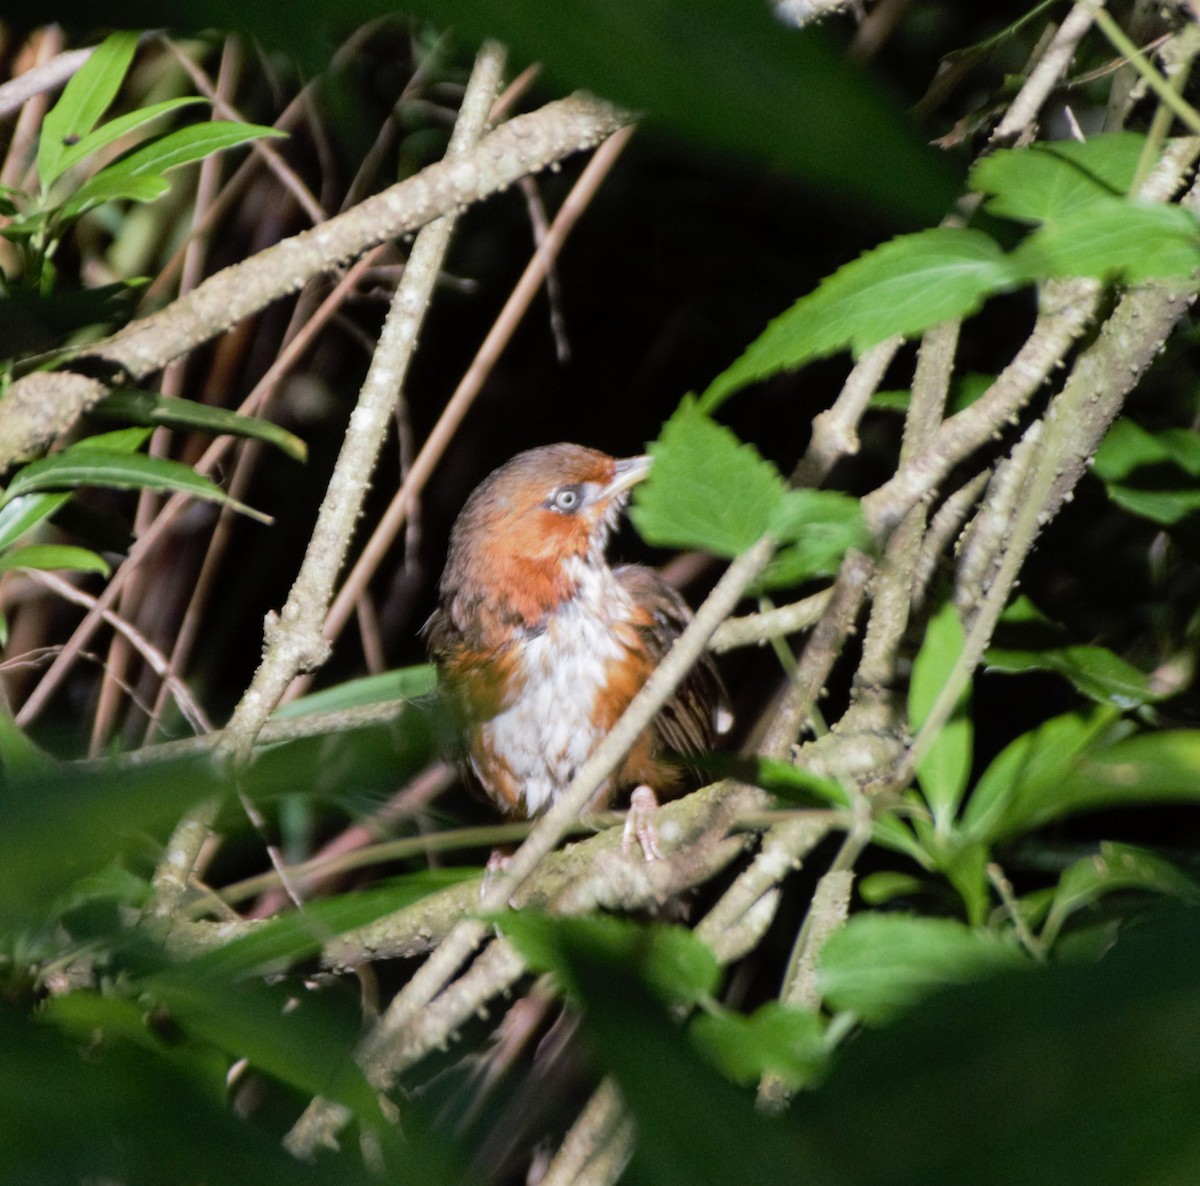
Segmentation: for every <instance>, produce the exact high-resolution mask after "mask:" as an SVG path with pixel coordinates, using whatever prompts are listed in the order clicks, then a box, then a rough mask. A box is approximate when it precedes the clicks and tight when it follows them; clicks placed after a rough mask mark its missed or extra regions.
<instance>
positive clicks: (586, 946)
mask: <svg viewBox="0 0 1200 1186" xmlns="http://www.w3.org/2000/svg"><path fill="white" fill-rule="evenodd" d="M492 921H493V922H494V923H495V924H496V925H497V926H498V927H499V929H500V931H501V932H502V933H503V934H504V936H505V937H506V938H507V939H508V940H509V942H510V943H512V945H513V946H514V947H515V948H516V949H517V950H518V951H519V952H520V953H521V956H522V958H523V959H524V960H525V961H526V963H528V964H529V966H530V967H531V968H533V969H535V970H537V971H539V972H552V973H553V974H554V977H555V979H556V980H557V981H558V983H559V985H560V986H561V987H562V989H563V990H564V991H565V992H568V993H570V994H571V995H573V996H576V997H577V996H578V985H577V984H576V981H575V975H574V968H573V963H572V954H571V953H572V952H573V951H574V950H576V949H583V950H586V951H587V952H588V953H589V954H590V955H591V957H592V958H594V959H598V960H603V961H605V962H606V963H610V964H617V965H620V966H622V967H624V968H625V969H627V970H628V971H629V972H631V973H632V974H634V975H636V976H637V977H638V978H639V979H640V980H641V981H642V982H643V983H644V984H645V985H646V986H647V987H648V988H650V989H651V990H652V991H653V992H654V993H655V995H656V996H658V997H659V998H660V999H662V1000H665V1001H669V1002H681V1003H685V1004H695V1003H697V1002H699V1001H703V1000H706V999H707V998H709V997H710V996H711V995H712V993H713V992H714V991H715V989H716V986H717V981H718V978H719V976H720V966H719V965H718V963H717V957H716V956H715V955H713V953H712V950H711V948H709V947H708V946H707V944H705V943H703V942H702V941H701V940H700V939H698V938H696V936H695V935H694V934H692V932H691V931H689V930H687V929H686V928H684V927H677V926H668V925H666V924H664V923H654V924H649V925H647V924H642V923H635V922H630V921H629V920H628V919H623V918H612V917H607V916H597V917H593V918H554V917H551V916H550V915H547V914H539V913H537V912H536V911H532V910H519V911H508V912H507V913H504V914H500V915H497V916H495V917H494V918H493V919H492Z"/></svg>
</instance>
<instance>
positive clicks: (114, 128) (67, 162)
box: [43, 95, 207, 188]
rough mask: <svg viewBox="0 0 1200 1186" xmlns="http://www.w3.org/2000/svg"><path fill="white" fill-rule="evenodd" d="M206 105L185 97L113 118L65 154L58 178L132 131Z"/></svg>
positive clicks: (196, 99)
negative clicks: (164, 117)
mask: <svg viewBox="0 0 1200 1186" xmlns="http://www.w3.org/2000/svg"><path fill="white" fill-rule="evenodd" d="M206 102H207V100H206V99H202V98H200V97H199V96H198V95H191V96H185V97H184V98H180V99H166V100H164V101H163V102H162V103H152V104H151V105H150V106H149V107H140V108H138V110H136V111H130V112H128V113H127V114H126V115H122V116H118V117H117V118H116V119H110V120H109V121H108V122H107V123H103V124H101V125H100V127H98V128H96V129H94V130H93V131H91V132H89V133H88V134H87V135H86V136H84V137H83V138H82V139H81V140H80V141H79V142H78V143H76V144H73V145H72V146H71V147H70V148H68V149H66V150H65V151H64V152H63V154H62V156H61V157H60V158H59V161H58V165H57V176H60V177H61V176H62V174H63V173H65V172H66V171H67V170H68V169H70V168H71V167H72V166H74V165H77V164H79V162H80V161H84V160H86V159H87V158H88V157H89V156H91V155H92V154H93V153H95V152H99V150H100V149H102V148H107V147H108V145H110V144H114V143H115V142H116V141H118V140H120V139H121V137H122V136H127V135H128V134H129V133H130V132H135V131H137V129H138V128H141V127H145V125H146V124H148V123H152V122H153V121H154V120H156V119H158V118H159V117H160V116H163V115H166V114H167V113H168V112H171V111H178V110H179V109H180V108H181V107H193V106H195V105H196V104H197V103H206ZM50 184H51V183H50V182H43V185H44V186H45V187H46V188H49V185H50Z"/></svg>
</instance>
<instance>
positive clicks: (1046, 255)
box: [1009, 198, 1200, 284]
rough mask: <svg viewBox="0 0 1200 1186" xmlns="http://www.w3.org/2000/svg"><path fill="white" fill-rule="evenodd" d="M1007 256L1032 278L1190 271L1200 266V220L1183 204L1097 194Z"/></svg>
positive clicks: (1131, 279)
mask: <svg viewBox="0 0 1200 1186" xmlns="http://www.w3.org/2000/svg"><path fill="white" fill-rule="evenodd" d="M1009 258H1010V260H1011V263H1012V266H1013V267H1014V268H1016V269H1019V270H1020V271H1021V272H1023V273H1024V275H1025V276H1026V277H1027V278H1028V279H1030V280H1046V279H1052V278H1055V277H1062V278H1070V277H1074V276H1091V277H1095V278H1096V279H1098V280H1110V281H1116V280H1120V281H1123V282H1125V283H1128V284H1136V283H1138V282H1140V281H1143V280H1151V279H1155V278H1157V277H1166V276H1190V275H1191V274H1192V273H1193V272H1195V271H1196V270H1197V269H1198V268H1200V224H1198V223H1197V221H1196V219H1195V217H1194V216H1193V215H1192V214H1191V213H1190V212H1189V211H1187V210H1185V209H1183V207H1182V206H1166V205H1158V204H1152V203H1142V202H1134V201H1129V200H1126V199H1122V198H1097V199H1096V200H1095V201H1094V202H1090V203H1089V204H1088V205H1087V206H1085V207H1084V208H1082V209H1077V210H1075V211H1074V212H1073V213H1071V214H1067V215H1064V216H1063V217H1061V218H1058V219H1055V221H1054V222H1051V223H1047V224H1046V225H1045V226H1042V227H1040V228H1039V229H1038V230H1036V231H1034V232H1033V233H1032V234H1031V235H1029V236H1028V238H1026V239H1025V240H1024V242H1022V243H1021V245H1020V246H1019V247H1018V248H1017V249H1016V250H1015V251H1014V252H1013V253H1012V255H1011V256H1010V257H1009Z"/></svg>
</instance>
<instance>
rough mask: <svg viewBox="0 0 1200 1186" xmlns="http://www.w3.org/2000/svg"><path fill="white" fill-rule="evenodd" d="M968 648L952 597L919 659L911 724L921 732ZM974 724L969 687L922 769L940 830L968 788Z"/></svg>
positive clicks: (912, 686)
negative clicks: (965, 646) (963, 650)
mask: <svg viewBox="0 0 1200 1186" xmlns="http://www.w3.org/2000/svg"><path fill="white" fill-rule="evenodd" d="M962 649H963V629H962V623H961V622H960V621H959V620H958V611H957V610H956V609H955V608H954V606H953V605H952V604H951V603H949V602H947V603H946V604H945V605H943V606H942V608H941V609H940V610H938V612H937V613H936V614H934V616H933V617H932V618H930V620H929V625H928V627H927V628H926V630H925V639H924V641H923V642H922V643H921V649H920V651H919V652H918V653H917V657H916V659H915V660H914V661H913V670H912V680H911V682H910V684H909V689H908V717H909V728H910V729H911V730H912V732H913V733H914V734H915V733H916V732H917V731H918V730H919V729H920V728H921V727H922V726H923V725H924V723H925V719H926V717H928V715H929V710H930V709H931V708H932V707H933V704H934V701H935V700H936V699H937V697H938V696H939V695H940V694H941V691H942V688H943V687H944V686H945V684H946V681H947V679H948V678H949V676H950V673H951V672H952V671H953V670H954V666H955V664H956V663H957V662H958V659H959V656H960V655H961V654H962ZM972 736H973V728H972V724H971V717H970V712H969V687H968V690H967V692H965V693H964V694H963V696H962V697H961V698H960V699H959V702H958V704H957V705H956V706H955V709H954V712H953V713H952V715H951V716H950V718H949V719H948V720H947V721H946V723H945V724H944V725H943V726H942V728H941V729H940V730H939V732H938V734H937V736H936V737H935V738H934V739H933V742H932V744H931V745H930V746H929V748H928V750H927V751H926V753H925V756H924V758H923V759H922V760H921V764H920V766H919V768H918V771H917V773H918V777H919V778H920V782H921V791H922V793H923V794H924V796H925V799H926V801H927V802H928V803H929V806H930V809H931V810H932V812H933V818H934V823H935V824H936V826H937V828H938V830H939V831H947V830H948V829H949V827H950V824H951V822H952V820H953V818H954V815H955V813H956V812H957V810H958V805H959V803H960V802H961V801H962V797H963V793H964V792H965V791H966V789H967V779H968V778H969V776H970V773H971V753H972Z"/></svg>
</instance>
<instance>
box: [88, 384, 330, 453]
mask: <svg viewBox="0 0 1200 1186" xmlns="http://www.w3.org/2000/svg"><path fill="white" fill-rule="evenodd" d="M92 415H99V416H108V417H111V418H112V419H114V420H125V421H129V422H130V423H133V424H149V425H153V426H154V427H158V426H159V425H164V426H166V427H169V428H196V429H199V430H200V431H202V432H211V433H228V434H229V435H231V436H239V437H250V438H253V439H254V440H260V441H266V442H267V444H270V445H274V446H275V447H276V448H277V449H279V450H280V451H281V452H282V453H285V454H286V455H287V456H288V457H291V458H292V459H293V460H294V461H304V460H306V458H307V456H308V446H307V445H305V443H304V442H303V441H302V440H301V439H300V438H299V437H298V436H296V435H295V433H291V432H288V431H287V429H285V428H280V427H279V425H278V424H273V423H271V421H270V420H263V419H261V418H260V417H258V416H241V415H239V414H238V413H237V412H231V411H229V409H227V408H218V407H215V406H213V405H212V404H201V403H197V402H196V401H195V400H191V399H178V398H176V397H174V396H169V395H159V394H158V393H157V392H151V391H132V390H122V391H114V392H113V393H112V394H111V395H109V396H108V397H107V398H106V399H105V400H103V401H102V402H101V403H100V404H98V405H97V406H96V407H95V408H93V409H92Z"/></svg>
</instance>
